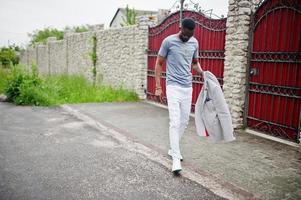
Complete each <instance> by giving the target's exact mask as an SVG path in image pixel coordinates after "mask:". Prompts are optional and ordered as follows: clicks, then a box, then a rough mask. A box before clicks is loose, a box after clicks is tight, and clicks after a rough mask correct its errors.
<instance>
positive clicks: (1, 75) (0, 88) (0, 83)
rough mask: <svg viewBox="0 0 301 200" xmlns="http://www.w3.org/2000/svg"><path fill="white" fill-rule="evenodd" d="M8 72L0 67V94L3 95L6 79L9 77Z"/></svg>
mask: <svg viewBox="0 0 301 200" xmlns="http://www.w3.org/2000/svg"><path fill="white" fill-rule="evenodd" d="M9 74H10V70H9V69H6V68H2V67H1V66H0V94H2V93H4V89H5V88H6V86H7V79H8V77H9Z"/></svg>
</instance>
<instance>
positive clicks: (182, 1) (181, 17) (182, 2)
mask: <svg viewBox="0 0 301 200" xmlns="http://www.w3.org/2000/svg"><path fill="white" fill-rule="evenodd" d="M184 1H185V0H181V8H180V26H179V27H180V28H181V27H182V19H183V4H184Z"/></svg>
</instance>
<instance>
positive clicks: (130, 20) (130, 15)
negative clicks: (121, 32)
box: [121, 5, 137, 26]
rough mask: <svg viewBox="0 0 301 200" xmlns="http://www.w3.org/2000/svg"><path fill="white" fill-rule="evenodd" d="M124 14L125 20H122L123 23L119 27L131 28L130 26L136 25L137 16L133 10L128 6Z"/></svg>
mask: <svg viewBox="0 0 301 200" xmlns="http://www.w3.org/2000/svg"><path fill="white" fill-rule="evenodd" d="M125 12H126V13H125V14H126V18H124V17H123V18H122V19H123V23H121V26H131V25H135V24H136V16H137V12H136V10H135V9H134V8H132V9H130V8H129V6H128V5H126V8H125Z"/></svg>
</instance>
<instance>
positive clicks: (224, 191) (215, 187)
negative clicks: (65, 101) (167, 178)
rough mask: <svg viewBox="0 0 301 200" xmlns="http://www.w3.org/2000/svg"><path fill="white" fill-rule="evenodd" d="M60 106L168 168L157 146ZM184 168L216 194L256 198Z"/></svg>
mask: <svg viewBox="0 0 301 200" xmlns="http://www.w3.org/2000/svg"><path fill="white" fill-rule="evenodd" d="M60 108H61V109H62V110H63V111H64V112H66V113H68V114H70V115H72V116H74V117H75V118H77V119H80V120H82V121H84V122H85V123H87V124H88V125H90V126H91V127H93V128H95V129H97V130H99V131H101V132H102V133H103V134H105V135H108V136H110V137H113V138H114V139H116V140H118V141H119V142H120V143H121V144H122V145H123V146H124V147H125V148H127V149H129V150H130V151H132V152H135V153H139V154H142V155H144V156H145V157H146V158H148V159H150V160H152V161H154V162H156V163H159V164H161V165H163V166H164V167H166V168H168V169H169V168H170V166H171V160H170V159H169V158H168V157H167V155H166V153H164V152H162V151H161V150H159V149H158V148H156V147H154V146H152V145H149V144H144V143H142V142H139V143H138V142H137V141H136V139H135V138H133V137H131V136H130V135H129V134H128V133H127V132H125V131H123V130H121V129H118V128H117V127H114V126H112V125H111V124H108V123H107V122H104V121H102V120H99V119H97V120H96V119H93V118H92V117H91V116H88V115H86V114H83V113H81V112H80V111H78V110H76V109H73V108H71V107H70V106H68V105H63V106H60ZM183 166H184V167H185V170H184V171H183V172H182V173H181V175H182V176H183V177H186V178H188V179H190V180H192V181H195V182H197V183H199V184H201V185H203V186H205V187H206V188H208V189H209V190H211V191H212V192H213V193H215V194H216V195H219V196H221V197H224V198H227V199H234V200H235V199H258V198H256V197H255V196H254V195H253V194H251V193H249V192H247V191H245V190H243V189H241V188H239V187H238V186H235V185H233V184H231V183H229V182H226V181H224V180H221V179H219V178H217V177H214V176H213V175H211V174H209V173H207V172H205V171H203V170H200V169H198V168H197V167H194V166H193V165H191V164H189V163H183Z"/></svg>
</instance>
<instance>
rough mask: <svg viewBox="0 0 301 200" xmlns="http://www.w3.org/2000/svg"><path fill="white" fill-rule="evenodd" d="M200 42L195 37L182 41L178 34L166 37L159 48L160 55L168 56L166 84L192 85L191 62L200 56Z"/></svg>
mask: <svg viewBox="0 0 301 200" xmlns="http://www.w3.org/2000/svg"><path fill="white" fill-rule="evenodd" d="M198 48H199V44H198V41H197V40H196V39H195V37H191V38H190V39H189V41H188V42H182V40H181V39H180V38H179V35H178V34H174V35H170V36H168V37H166V38H165V39H164V40H163V42H162V44H161V48H160V50H159V53H158V54H159V55H160V56H162V57H164V58H166V64H167V69H166V85H180V86H182V87H191V86H192V73H191V63H192V59H195V58H198V57H199V53H198Z"/></svg>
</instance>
